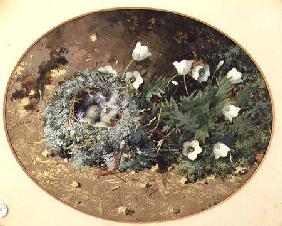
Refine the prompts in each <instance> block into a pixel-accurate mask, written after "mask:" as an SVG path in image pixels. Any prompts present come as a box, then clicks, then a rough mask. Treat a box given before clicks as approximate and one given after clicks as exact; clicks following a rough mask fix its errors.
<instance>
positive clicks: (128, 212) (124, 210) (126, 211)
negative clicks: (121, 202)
mask: <svg viewBox="0 0 282 226" xmlns="http://www.w3.org/2000/svg"><path fill="white" fill-rule="evenodd" d="M118 213H119V214H124V215H132V214H133V213H134V211H133V210H130V209H128V208H127V207H125V206H120V207H119V208H118Z"/></svg>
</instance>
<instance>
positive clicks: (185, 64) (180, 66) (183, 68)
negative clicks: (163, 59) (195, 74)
mask: <svg viewBox="0 0 282 226" xmlns="http://www.w3.org/2000/svg"><path fill="white" fill-rule="evenodd" d="M192 64H193V60H181V61H180V62H178V61H174V62H173V66H174V67H175V68H176V70H177V73H178V74H179V75H187V74H188V73H189V72H190V70H191V67H192Z"/></svg>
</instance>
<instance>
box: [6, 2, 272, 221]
mask: <svg viewBox="0 0 282 226" xmlns="http://www.w3.org/2000/svg"><path fill="white" fill-rule="evenodd" d="M117 10H152V11H157V12H165V13H172V14H175V15H178V16H181V17H186V18H188V19H191V20H194V21H196V22H200V23H202V24H204V25H206V26H208V27H211V28H213V29H214V30H215V31H217V32H219V33H220V34H222V35H224V36H225V37H227V38H229V39H230V40H231V41H232V42H234V43H235V44H236V45H237V46H239V47H240V48H241V49H242V50H244V52H245V53H246V54H247V56H248V57H249V58H250V59H251V60H252V62H253V63H254V64H255V65H256V67H257V68H258V70H259V72H260V74H261V76H262V77H263V79H264V82H265V84H266V87H267V90H268V94H269V97H270V102H271V113H272V123H271V135H270V139H269V142H268V146H267V149H266V153H265V155H264V156H263V159H262V161H261V162H260V164H259V165H258V166H257V168H256V169H255V171H254V172H253V173H252V175H251V176H250V177H249V178H248V179H247V180H246V182H245V183H244V184H243V185H241V187H240V188H238V189H237V190H236V191H235V192H233V193H232V194H230V195H229V196H228V197H226V198H225V199H223V200H222V201H220V202H218V203H216V204H215V205H213V206H211V207H208V208H207V209H204V210H201V211H199V212H196V213H194V214H190V215H182V216H180V217H177V218H174V219H165V220H154V221H142V222H138V221H136V222H135V221H123V220H110V219H105V218H103V217H98V216H94V215H92V214H89V213H85V212H83V211H82V210H79V209H76V208H75V207H73V206H71V205H70V204H68V203H66V202H64V201H63V200H60V199H59V198H58V197H56V196H53V195H52V194H50V193H49V192H48V191H46V189H45V188H43V187H41V186H40V185H39V184H38V183H37V181H36V180H35V179H34V178H33V177H32V176H31V175H30V174H29V173H28V172H27V170H26V169H25V167H24V166H23V164H22V163H21V162H20V160H19V159H18V157H17V155H16V153H15V151H14V148H13V146H12V142H11V140H10V137H9V134H8V129H7V120H6V117H7V116H6V115H7V111H6V103H7V97H8V89H9V87H10V83H11V81H12V77H13V75H14V73H15V71H16V68H17V66H18V65H19V63H20V62H21V61H22V59H23V58H24V56H25V55H26V54H27V53H28V52H29V51H30V49H31V48H32V47H33V46H35V45H36V44H37V43H38V42H39V41H40V40H41V39H42V38H44V37H45V36H46V35H48V34H49V33H51V32H52V31H54V30H55V29H57V28H58V27H61V26H63V25H64V24H66V23H70V22H72V21H74V20H76V19H79V18H82V17H85V16H88V15H91V14H95V13H99V12H111V11H117ZM275 118H276V116H275V111H274V101H273V98H272V93H271V90H270V86H269V84H268V82H267V80H266V76H265V75H264V73H263V72H262V70H261V68H260V66H259V65H258V64H257V63H256V61H255V60H254V58H253V57H252V55H251V54H250V53H249V52H248V51H247V50H246V49H245V48H244V47H242V46H241V45H240V44H239V43H238V42H237V41H235V40H234V39H233V38H231V37H230V36H229V35H227V34H225V33H224V32H222V31H221V30H220V29H218V28H216V27H215V26H213V25H210V24H209V23H207V22H205V21H202V20H200V19H198V18H196V17H193V16H188V15H186V14H184V13H180V12H176V11H169V10H166V9H157V8H153V7H114V8H106V9H100V10H97V11H91V12H87V13H83V14H81V15H79V16H76V17H72V18H71V19H68V20H66V21H64V22H62V23H60V24H59V25H57V26H55V27H54V28H52V29H50V30H49V31H47V32H45V33H44V34H43V35H41V36H40V37H39V38H37V39H36V41H34V42H33V43H32V44H31V45H30V46H29V47H28V48H27V50H26V51H25V52H24V53H23V54H22V56H21V57H20V59H19V60H18V61H17V63H16V66H14V69H13V70H12V73H11V75H10V78H9V80H8V82H7V86H6V90H5V95H4V103H3V120H4V129H5V134H6V138H7V141H8V144H9V146H10V149H11V151H12V153H13V155H14V157H15V159H16V161H17V162H18V164H19V165H20V166H21V168H22V170H23V171H24V172H25V173H26V175H27V176H28V177H29V178H30V179H31V180H32V181H33V182H34V183H35V184H36V185H37V186H38V187H39V188H41V189H42V190H43V191H44V192H46V193H47V194H48V195H49V196H51V197H52V198H55V199H56V200H57V201H59V202H60V203H63V204H64V205H67V206H69V207H71V208H72V209H73V210H76V211H79V212H80V213H83V214H86V215H88V216H91V217H94V218H98V219H101V220H105V221H109V222H115V223H126V224H148V223H160V222H170V221H176V220H183V219H184V218H188V217H193V216H196V215H199V214H202V213H204V212H206V211H209V210H211V209H213V208H215V207H217V206H219V205H221V204H222V203H223V202H226V201H228V200H229V199H231V198H232V197H233V196H235V195H236V194H237V193H239V192H240V191H241V190H242V189H243V188H245V186H246V185H247V184H248V183H249V182H250V181H251V180H252V179H253V177H254V176H255V175H256V174H257V173H258V171H259V168H260V167H261V165H262V164H263V162H264V161H265V158H266V155H267V154H268V153H269V149H270V147H271V144H272V140H273V134H274V131H275V129H274V128H275V126H274V124H275V123H274V122H275Z"/></svg>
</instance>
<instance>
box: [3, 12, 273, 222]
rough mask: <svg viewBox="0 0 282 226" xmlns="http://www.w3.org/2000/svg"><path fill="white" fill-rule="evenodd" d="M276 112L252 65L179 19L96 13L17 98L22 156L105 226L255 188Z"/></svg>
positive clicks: (228, 43)
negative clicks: (253, 179)
mask: <svg viewBox="0 0 282 226" xmlns="http://www.w3.org/2000/svg"><path fill="white" fill-rule="evenodd" d="M271 108H272V105H271V99H270V96H269V92H268V89H267V86H266V83H265V81H264V78H263V76H262V74H261V72H260V70H259V69H258V67H257V66H256V64H255V63H254V62H253V61H252V59H251V58H250V56H248V54H247V53H246V52H245V51H244V50H243V49H242V48H241V47H240V46H238V44H236V43H235V42H234V41H232V40H231V39H230V38H228V37H226V36H225V35H224V34H222V33H220V32H219V31H217V30H215V29H214V28H212V27H210V26H208V25H206V24H203V23H201V22H199V21H196V20H194V19H191V18H189V17H185V16H181V15H177V14H174V13H170V12H161V11H155V10H145V9H126V10H112V11H103V12H95V13H91V14H88V15H86V16H82V17H79V18H76V19H74V20H71V21H69V22H67V23H64V24H62V25H60V26H58V27H57V28H55V29H54V30H52V31H50V32H49V33H47V34H46V35H44V36H43V37H42V38H40V39H39V40H38V41H37V42H36V43H35V44H34V45H33V46H32V47H31V48H29V49H28V51H27V52H26V53H25V55H24V56H23V57H22V59H21V60H20V61H19V63H18V65H17V67H16V69H15V71H14V72H13V74H12V76H11V79H10V82H9V84H8V88H7V94H6V105H5V123H6V131H7V135H8V139H9V142H10V144H11V147H12V150H13V153H14V155H15V157H16V158H17V160H18V162H19V163H20V165H21V166H22V167H23V169H24V171H25V172H26V173H27V174H28V175H29V176H30V177H31V178H32V179H33V180H34V181H35V182H36V183H37V184H38V185H39V186H40V187H41V188H42V189H44V190H45V191H46V192H48V193H49V194H50V195H52V196H53V197H55V198H56V199H58V200H60V201H62V202H63V203H65V204H67V205H69V206H71V207H73V208H75V209H77V210H79V211H81V212H84V213H87V214H90V215H93V216H95V217H100V218H103V219H107V220H114V221H127V222H151V221H163V220H171V219H175V218H179V217H184V216H189V215H192V214H195V213H199V212H201V211H203V210H206V209H208V208H210V207H212V206H214V205H216V204H218V203H220V202H221V201H223V200H225V199H226V198H227V197H229V196H230V195H231V194H233V193H235V192H236V191H237V190H238V189H239V188H240V187H241V186H242V185H243V184H244V183H246V182H247V181H248V179H249V178H250V177H251V175H252V174H253V173H254V172H255V170H256V169H257V167H258V165H259V164H260V163H261V161H262V158H263V156H264V155H265V153H266V150H267V147H268V143H269V140H270V136H271V129H272V110H271Z"/></svg>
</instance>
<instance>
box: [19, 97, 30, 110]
mask: <svg viewBox="0 0 282 226" xmlns="http://www.w3.org/2000/svg"><path fill="white" fill-rule="evenodd" d="M21 105H22V106H23V107H24V108H27V107H29V106H31V101H30V99H29V98H28V97H24V98H23V99H22V100H21Z"/></svg>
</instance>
